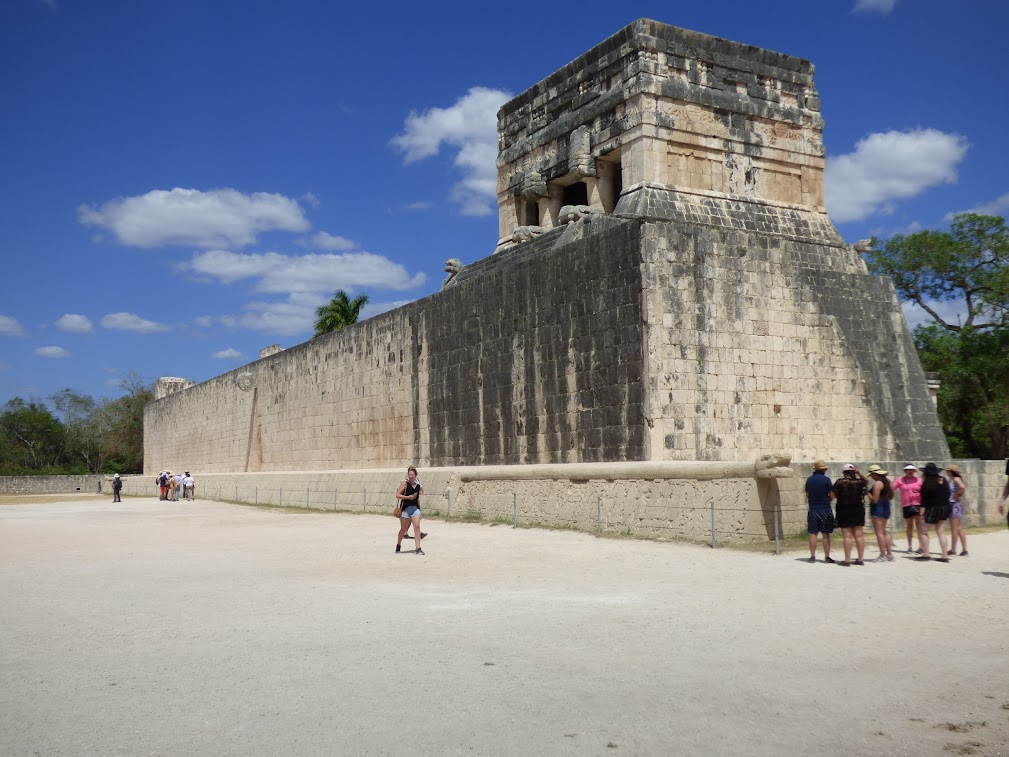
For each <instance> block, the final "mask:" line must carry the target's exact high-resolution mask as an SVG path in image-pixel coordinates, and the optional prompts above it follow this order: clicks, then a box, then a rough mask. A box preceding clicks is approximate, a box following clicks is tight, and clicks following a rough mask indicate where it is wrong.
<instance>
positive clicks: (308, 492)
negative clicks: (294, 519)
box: [305, 487, 312, 510]
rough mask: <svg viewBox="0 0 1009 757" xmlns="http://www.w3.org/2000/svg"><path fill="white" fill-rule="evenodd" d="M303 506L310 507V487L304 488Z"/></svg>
mask: <svg viewBox="0 0 1009 757" xmlns="http://www.w3.org/2000/svg"><path fill="white" fill-rule="evenodd" d="M305 508H306V509H309V510H311V509H312V487H308V488H306V489H305Z"/></svg>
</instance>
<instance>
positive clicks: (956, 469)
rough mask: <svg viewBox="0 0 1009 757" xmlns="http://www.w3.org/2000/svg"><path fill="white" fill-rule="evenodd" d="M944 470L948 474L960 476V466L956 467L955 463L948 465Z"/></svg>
mask: <svg viewBox="0 0 1009 757" xmlns="http://www.w3.org/2000/svg"><path fill="white" fill-rule="evenodd" d="M946 470H948V471H949V472H950V473H955V474H956V475H958V476H959V475H960V466H959V465H957V464H956V463H950V464H949V465H947V466H946Z"/></svg>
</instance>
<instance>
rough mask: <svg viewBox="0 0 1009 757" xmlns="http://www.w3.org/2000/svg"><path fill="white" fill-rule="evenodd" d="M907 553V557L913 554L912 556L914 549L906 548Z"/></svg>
mask: <svg viewBox="0 0 1009 757" xmlns="http://www.w3.org/2000/svg"><path fill="white" fill-rule="evenodd" d="M907 553H908V554H909V555H913V554H914V548H913V547H908V548H907Z"/></svg>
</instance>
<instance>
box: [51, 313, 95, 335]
mask: <svg viewBox="0 0 1009 757" xmlns="http://www.w3.org/2000/svg"><path fill="white" fill-rule="evenodd" d="M56 328H58V329H59V330H60V331H72V332H74V333H77V334H86V333H87V332H89V331H91V330H92V329H93V328H94V326H93V325H92V324H91V321H90V320H88V318H87V317H85V316H83V315H75V314H73V313H67V314H66V315H63V316H60V317H59V318H58V319H57V321H56Z"/></svg>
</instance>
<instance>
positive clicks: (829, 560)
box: [823, 556, 834, 563]
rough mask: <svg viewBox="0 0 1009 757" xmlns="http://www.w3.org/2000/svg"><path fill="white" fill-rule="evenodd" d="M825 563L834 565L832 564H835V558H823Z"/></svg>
mask: <svg viewBox="0 0 1009 757" xmlns="http://www.w3.org/2000/svg"><path fill="white" fill-rule="evenodd" d="M823 561H824V562H829V563H832V562H834V558H833V557H830V556H827V557H824V558H823Z"/></svg>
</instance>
